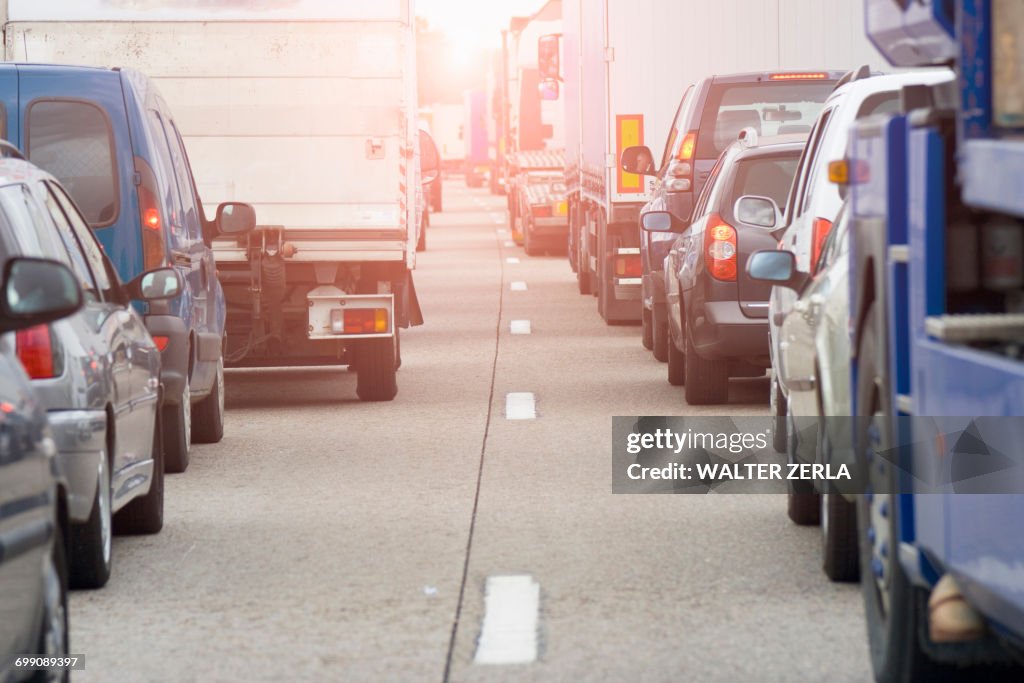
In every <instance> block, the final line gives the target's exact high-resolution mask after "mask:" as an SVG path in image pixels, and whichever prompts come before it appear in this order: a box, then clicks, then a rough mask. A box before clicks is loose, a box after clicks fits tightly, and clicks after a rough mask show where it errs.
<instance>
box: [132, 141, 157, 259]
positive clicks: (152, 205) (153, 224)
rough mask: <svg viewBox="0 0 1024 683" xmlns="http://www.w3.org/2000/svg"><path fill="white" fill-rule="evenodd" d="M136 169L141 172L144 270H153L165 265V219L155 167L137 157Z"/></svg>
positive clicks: (139, 188) (139, 190)
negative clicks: (162, 214) (162, 215)
mask: <svg viewBox="0 0 1024 683" xmlns="http://www.w3.org/2000/svg"><path fill="white" fill-rule="evenodd" d="M135 171H136V172H137V173H138V174H139V186H138V188H137V190H136V192H137V194H138V197H139V218H140V220H141V221H142V263H143V270H152V269H154V268H159V267H160V266H162V265H164V236H163V220H162V219H161V217H160V204H159V197H160V195H159V194H158V190H157V184H156V176H155V175H154V174H153V169H152V167H150V165H149V164H148V163H146V160H145V159H142V158H141V157H135Z"/></svg>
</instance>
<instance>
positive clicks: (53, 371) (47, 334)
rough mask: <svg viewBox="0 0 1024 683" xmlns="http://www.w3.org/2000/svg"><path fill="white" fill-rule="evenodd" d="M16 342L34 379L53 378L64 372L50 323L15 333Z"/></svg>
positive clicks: (21, 359)
mask: <svg viewBox="0 0 1024 683" xmlns="http://www.w3.org/2000/svg"><path fill="white" fill-rule="evenodd" d="M14 344H15V347H16V349H17V352H18V360H20V361H21V364H22V366H24V368H25V372H27V373H28V376H29V377H31V378H32V379H51V378H53V377H58V376H59V375H60V374H61V373H62V372H63V368H61V358H60V356H59V355H58V354H57V351H56V349H55V346H54V343H53V332H52V330H51V329H50V326H49V325H37V326H36V327H29V328H26V329H24V330H19V331H18V332H17V333H16V334H15V338H14Z"/></svg>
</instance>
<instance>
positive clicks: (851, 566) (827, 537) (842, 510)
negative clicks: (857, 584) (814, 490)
mask: <svg viewBox="0 0 1024 683" xmlns="http://www.w3.org/2000/svg"><path fill="white" fill-rule="evenodd" d="M819 497H820V499H821V513H820V515H821V551H822V552H821V555H822V561H821V566H822V569H823V570H824V571H825V576H827V577H828V578H829V579H831V580H832V581H850V582H852V581H856V580H857V579H858V578H860V566H859V562H860V556H859V553H858V552H857V507H856V505H854V504H853V503H852V502H850V501H848V500H846V499H845V498H843V497H842V496H840V495H839V494H837V493H823V494H821V495H820V496H819Z"/></svg>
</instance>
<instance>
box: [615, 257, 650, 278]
mask: <svg viewBox="0 0 1024 683" xmlns="http://www.w3.org/2000/svg"><path fill="white" fill-rule="evenodd" d="M643 274H644V271H643V265H642V264H641V263H640V255H639V254H627V255H625V256H616V257H615V276H616V277H641V276H643Z"/></svg>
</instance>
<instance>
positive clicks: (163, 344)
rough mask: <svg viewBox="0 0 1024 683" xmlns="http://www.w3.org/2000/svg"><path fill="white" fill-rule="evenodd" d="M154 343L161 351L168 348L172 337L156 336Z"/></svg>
mask: <svg viewBox="0 0 1024 683" xmlns="http://www.w3.org/2000/svg"><path fill="white" fill-rule="evenodd" d="M153 343H154V344H156V348H157V349H159V350H160V351H164V350H165V349H166V348H167V345H168V344H170V343H171V338H170V337H163V336H154V337H153Z"/></svg>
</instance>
